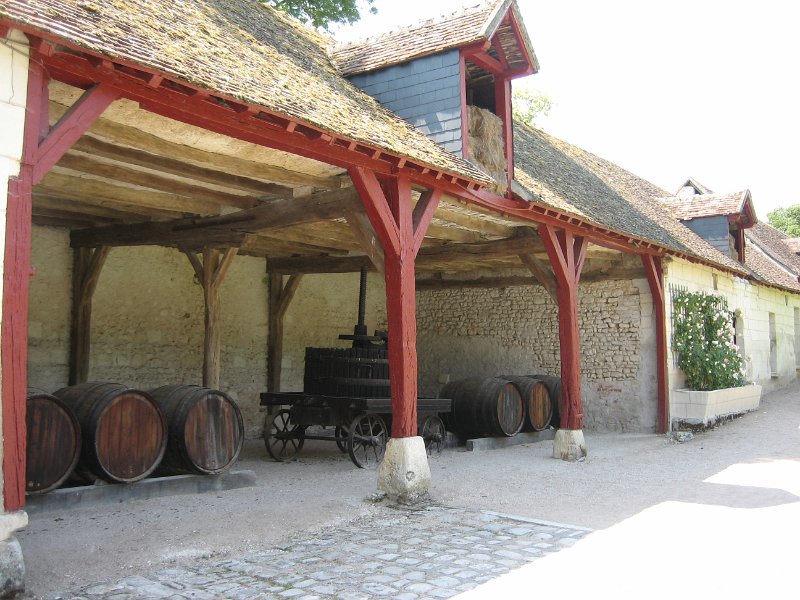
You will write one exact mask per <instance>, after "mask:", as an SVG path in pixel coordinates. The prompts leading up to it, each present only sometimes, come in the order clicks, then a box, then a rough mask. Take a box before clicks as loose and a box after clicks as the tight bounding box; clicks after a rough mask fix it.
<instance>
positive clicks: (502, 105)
mask: <svg viewBox="0 0 800 600" xmlns="http://www.w3.org/2000/svg"><path fill="white" fill-rule="evenodd" d="M494 102H495V112H496V113H497V116H498V117H500V120H501V121H502V122H503V152H504V153H505V155H506V160H507V161H508V166H507V167H506V185H507V186H508V188H507V189H508V191H507V195H508V197H509V198H510V197H511V194H512V191H511V182H512V181H513V180H514V117H513V116H512V114H511V81H510V80H508V79H504V78H501V77H495V79H494Z"/></svg>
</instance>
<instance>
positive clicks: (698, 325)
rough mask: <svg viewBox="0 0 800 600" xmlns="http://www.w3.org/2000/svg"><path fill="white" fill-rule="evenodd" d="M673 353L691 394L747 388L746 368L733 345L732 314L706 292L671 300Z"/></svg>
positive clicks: (679, 293)
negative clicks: (697, 391) (698, 391)
mask: <svg viewBox="0 0 800 600" xmlns="http://www.w3.org/2000/svg"><path fill="white" fill-rule="evenodd" d="M672 322H673V332H674V333H673V337H672V349H673V350H674V351H675V352H676V353H677V355H678V366H679V367H680V369H681V370H682V371H683V372H684V373H685V374H686V387H687V388H689V389H690V390H700V391H710V390H719V389H722V388H729V387H739V386H742V385H746V383H747V382H746V380H745V374H744V364H743V361H742V356H741V354H739V348H738V347H737V346H736V344H734V343H733V313H732V312H731V311H729V310H728V309H727V308H726V307H725V306H724V303H723V300H722V298H720V297H719V296H715V295H714V294H708V293H706V292H685V291H682V292H678V293H677V294H676V295H675V296H674V297H673V299H672Z"/></svg>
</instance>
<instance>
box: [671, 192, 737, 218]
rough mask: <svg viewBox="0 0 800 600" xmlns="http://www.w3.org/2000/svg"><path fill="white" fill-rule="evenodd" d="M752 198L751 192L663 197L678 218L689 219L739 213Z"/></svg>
mask: <svg viewBox="0 0 800 600" xmlns="http://www.w3.org/2000/svg"><path fill="white" fill-rule="evenodd" d="M748 200H750V192H749V191H748V190H744V191H742V192H734V193H732V194H696V195H694V196H689V197H688V198H680V197H677V196H670V197H666V198H661V199H660V201H661V202H662V204H664V206H666V207H667V208H668V209H669V210H670V212H672V214H673V216H674V217H675V218H676V219H680V220H681V221H689V220H690V219H697V218H699V217H713V216H728V215H738V214H741V213H742V212H743V211H745V205H746V203H747V201H748Z"/></svg>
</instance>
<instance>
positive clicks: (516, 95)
mask: <svg viewBox="0 0 800 600" xmlns="http://www.w3.org/2000/svg"><path fill="white" fill-rule="evenodd" d="M552 107H553V104H552V102H550V98H548V97H547V95H545V94H543V93H542V92H540V91H538V90H537V91H533V90H531V89H530V88H514V89H513V91H512V93H511V112H512V113H513V115H514V118H515V119H516V120H517V121H522V122H523V123H526V124H528V125H533V123H534V121H535V120H536V118H537V117H539V116H545V117H546V116H547V113H549V112H550V109H551V108H552Z"/></svg>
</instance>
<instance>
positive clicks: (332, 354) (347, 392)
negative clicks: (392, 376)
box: [303, 348, 391, 398]
mask: <svg viewBox="0 0 800 600" xmlns="http://www.w3.org/2000/svg"><path fill="white" fill-rule="evenodd" d="M303 391H304V392H305V393H307V394H324V395H328V396H350V397H353V398H390V397H391V389H390V386H389V357H388V353H387V349H386V348H306V356H305V373H304V377H303Z"/></svg>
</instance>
